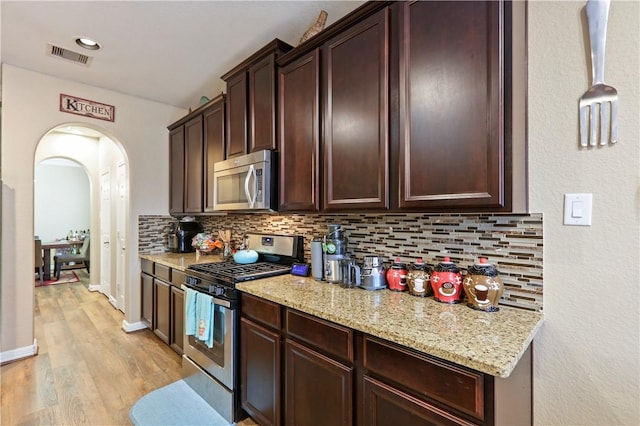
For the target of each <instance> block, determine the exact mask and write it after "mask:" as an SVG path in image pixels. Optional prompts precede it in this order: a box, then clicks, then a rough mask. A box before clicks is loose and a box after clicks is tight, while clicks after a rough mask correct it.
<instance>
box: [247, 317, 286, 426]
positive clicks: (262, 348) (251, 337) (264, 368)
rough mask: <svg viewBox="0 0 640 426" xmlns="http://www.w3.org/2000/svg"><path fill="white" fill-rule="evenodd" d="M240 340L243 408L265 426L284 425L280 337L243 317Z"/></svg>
mask: <svg viewBox="0 0 640 426" xmlns="http://www.w3.org/2000/svg"><path fill="white" fill-rule="evenodd" d="M240 336H241V337H240V360H241V363H242V367H241V369H240V376H241V384H240V400H241V404H242V408H243V409H244V410H245V411H246V412H247V413H249V415H250V416H251V417H252V418H253V419H255V420H256V421H258V422H259V423H260V424H262V425H280V424H281V411H282V409H281V398H280V391H281V385H280V377H281V368H280V365H281V355H280V347H281V344H280V341H281V339H280V335H279V334H278V333H275V332H273V331H270V330H268V329H266V328H264V327H261V326H259V325H257V324H255V323H254V322H252V321H249V320H248V319H246V318H244V317H243V318H241V320H240Z"/></svg>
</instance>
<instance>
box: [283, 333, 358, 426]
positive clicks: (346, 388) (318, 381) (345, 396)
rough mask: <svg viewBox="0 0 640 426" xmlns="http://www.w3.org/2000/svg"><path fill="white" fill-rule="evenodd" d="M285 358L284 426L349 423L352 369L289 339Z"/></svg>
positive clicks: (351, 412) (351, 407)
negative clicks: (285, 425)
mask: <svg viewBox="0 0 640 426" xmlns="http://www.w3.org/2000/svg"><path fill="white" fill-rule="evenodd" d="M285 355H286V356H285V359H286V361H285V377H286V383H285V406H286V408H285V413H286V414H285V424H287V425H309V426H314V425H317V426H323V425H336V426H338V425H345V426H346V425H351V424H353V368H352V367H349V366H346V365H344V364H342V363H339V362H337V361H334V360H333V359H331V358H329V357H326V356H324V355H322V354H320V353H318V352H316V351H314V350H312V349H309V348H307V347H305V346H303V345H301V344H298V343H296V342H294V341H292V340H290V339H287V340H286V343H285Z"/></svg>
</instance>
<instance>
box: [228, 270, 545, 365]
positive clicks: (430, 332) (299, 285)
mask: <svg viewBox="0 0 640 426" xmlns="http://www.w3.org/2000/svg"><path fill="white" fill-rule="evenodd" d="M236 288H237V289H239V290H241V291H243V292H245V293H249V294H252V295H254V296H257V297H261V298H263V299H267V300H270V301H272V302H275V303H278V304H281V305H283V306H286V307H289V308H293V309H297V310H299V311H302V312H306V313H308V314H311V315H314V316H317V317H319V318H323V319H326V320H328V321H332V322H335V323H337V324H340V325H343V326H345V327H349V328H352V329H354V330H359V331H361V332H364V333H367V334H370V335H373V336H376V337H380V338H382V339H386V340H389V341H391V342H394V343H398V344H400V345H404V346H407V347H410V348H413V349H416V350H418V351H420V352H424V353H426V354H429V355H433V356H436V357H438V358H442V359H444V360H447V361H451V362H453V363H456V364H459V365H463V366H466V367H469V368H472V369H474V370H478V371H481V372H483V373H487V374H490V375H492V376H498V377H508V376H509V374H511V372H512V371H513V369H514V368H515V366H516V364H517V363H518V361H519V360H520V358H521V357H522V355H523V354H524V352H525V351H526V350H527V348H528V347H529V344H530V343H531V341H532V340H533V337H534V335H535V334H536V332H537V331H538V329H539V328H540V326H541V325H542V314H541V313H539V312H531V311H525V310H522V309H515V308H508V307H502V306H501V307H500V310H499V311H498V312H482V311H476V310H473V309H471V308H469V307H467V306H466V305H465V304H456V305H449V304H444V303H439V302H436V301H435V300H434V299H433V298H432V297H430V298H421V297H416V296H411V295H410V294H409V293H407V292H403V293H398V292H394V291H389V290H377V291H367V290H362V289H360V288H352V289H345V288H342V287H340V286H339V285H336V284H328V283H325V282H318V281H315V280H313V279H311V278H304V277H297V276H293V275H281V276H277V277H272V278H265V279H261V280H256V281H249V282H244V283H238V284H236Z"/></svg>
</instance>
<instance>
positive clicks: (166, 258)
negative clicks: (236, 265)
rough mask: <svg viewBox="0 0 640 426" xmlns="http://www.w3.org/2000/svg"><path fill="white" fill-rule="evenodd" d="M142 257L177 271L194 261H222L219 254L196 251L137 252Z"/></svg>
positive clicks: (192, 263)
mask: <svg viewBox="0 0 640 426" xmlns="http://www.w3.org/2000/svg"><path fill="white" fill-rule="evenodd" d="M138 256H140V258H142V259H147V260H151V261H152V262H156V263H159V264H161V265H165V266H168V267H170V268H173V269H177V270H179V271H184V270H186V269H187V268H188V267H189V266H190V265H195V264H196V263H210V262H222V261H223V257H222V255H220V254H206V255H204V254H198V253H138Z"/></svg>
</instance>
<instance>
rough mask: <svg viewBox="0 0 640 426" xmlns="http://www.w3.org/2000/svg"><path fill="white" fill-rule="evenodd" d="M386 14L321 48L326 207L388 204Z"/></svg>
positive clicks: (361, 207)
mask: <svg viewBox="0 0 640 426" xmlns="http://www.w3.org/2000/svg"><path fill="white" fill-rule="evenodd" d="M388 33H389V10H388V9H386V8H385V9H383V10H381V11H379V12H377V13H376V14H374V15H372V16H370V17H368V18H366V19H364V20H363V21H361V22H359V23H357V24H355V25H353V26H351V27H350V28H348V29H347V30H345V31H344V32H342V33H340V34H338V35H336V36H335V37H334V38H332V39H330V40H329V41H327V42H326V43H325V44H324V46H323V47H322V66H323V72H322V93H323V96H322V103H323V109H322V111H323V122H324V132H323V137H322V144H323V163H324V167H323V172H324V209H325V210H327V211H339V210H354V209H358V210H371V209H373V210H379V209H386V208H387V207H388V206H389V196H388V181H389V179H388V176H389V160H388V151H389V130H388V122H389V97H388V92H389V34H388Z"/></svg>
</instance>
